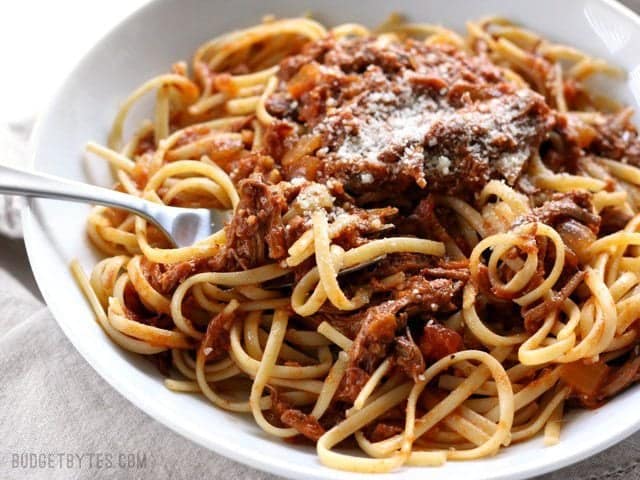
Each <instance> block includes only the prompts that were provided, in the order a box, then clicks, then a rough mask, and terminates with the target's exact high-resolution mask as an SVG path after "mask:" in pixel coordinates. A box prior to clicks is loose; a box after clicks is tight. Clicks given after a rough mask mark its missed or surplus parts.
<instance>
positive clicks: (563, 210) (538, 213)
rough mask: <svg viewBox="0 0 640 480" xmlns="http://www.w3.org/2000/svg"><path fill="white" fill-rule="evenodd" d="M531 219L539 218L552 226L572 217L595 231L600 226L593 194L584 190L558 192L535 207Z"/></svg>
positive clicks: (596, 231)
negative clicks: (594, 206)
mask: <svg viewBox="0 0 640 480" xmlns="http://www.w3.org/2000/svg"><path fill="white" fill-rule="evenodd" d="M531 217H533V218H530V219H529V220H537V221H540V222H543V223H546V224H547V225H551V226H552V227H555V226H557V225H558V224H560V223H562V222H565V221H567V220H570V219H574V220H577V221H578V222H580V223H582V224H583V225H585V226H587V227H589V228H590V229H591V230H592V231H593V232H594V233H598V230H599V228H600V216H599V215H597V214H596V213H594V210H593V205H592V204H591V194H590V193H588V192H584V191H572V192H569V193H556V194H554V195H553V196H552V197H551V199H550V200H548V201H546V202H544V203H543V204H542V205H541V206H539V207H537V208H534V209H533V214H532V215H531Z"/></svg>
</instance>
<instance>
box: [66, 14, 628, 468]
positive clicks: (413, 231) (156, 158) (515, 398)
mask: <svg viewBox="0 0 640 480" xmlns="http://www.w3.org/2000/svg"><path fill="white" fill-rule="evenodd" d="M467 29H468V32H467V35H466V36H464V37H463V36H461V35H459V34H457V33H455V32H453V31H450V30H448V29H446V28H444V27H440V26H435V25H427V24H412V23H407V22H405V21H403V20H402V19H401V18H400V17H398V16H393V17H391V18H390V19H389V20H388V21H387V22H385V23H384V24H382V25H381V26H380V27H379V28H378V29H376V30H369V29H368V28H366V27H364V26H362V25H358V24H344V25H340V26H337V27H334V28H332V29H327V28H326V27H324V26H322V25H321V24H319V23H318V22H316V21H314V20H312V19H309V18H293V19H281V20H277V19H273V18H267V19H265V20H264V21H263V23H261V24H260V25H257V26H254V27H251V28H248V29H245V30H241V31H235V32H231V33H228V34H225V35H222V36H220V37H217V38H215V39H213V40H211V41H209V42H207V43H205V44H204V45H202V46H201V47H200V48H198V50H197V51H196V52H195V55H194V57H193V63H192V66H191V69H189V68H188V66H187V64H186V63H184V62H180V63H176V64H174V65H173V67H172V68H171V71H170V73H166V74H162V75H159V76H157V77H154V78H152V79H151V80H149V81H147V82H146V83H144V84H143V85H142V86H141V87H139V88H138V89H137V90H135V91H134V92H133V93H132V94H131V95H130V96H129V97H128V98H127V99H126V100H125V101H124V103H123V104H122V106H121V108H120V110H119V112H118V114H117V115H116V118H115V122H114V125H113V128H112V130H111V133H110V135H109V138H108V143H107V145H106V146H102V145H100V144H97V143H94V142H90V143H89V144H88V145H87V151H88V152H89V153H90V154H91V155H93V156H97V157H100V158H102V159H104V160H105V161H107V162H108V163H109V164H110V165H111V167H112V168H113V173H114V175H115V178H116V184H115V188H116V189H118V190H121V191H123V192H126V193H129V194H131V195H136V196H140V197H143V198H146V199H148V200H150V201H153V202H157V203H163V204H167V205H173V206H185V207H205V208H218V209H225V210H230V211H232V213H233V215H232V217H231V220H230V221H229V223H228V224H227V225H226V226H225V228H224V229H223V230H221V231H219V232H217V233H216V234H214V235H212V236H211V237H210V238H208V239H206V240H204V241H201V242H199V243H197V244H195V245H192V246H190V247H185V248H174V247H173V246H172V245H171V244H170V243H169V242H168V240H167V239H165V238H164V237H163V235H162V234H161V233H160V232H159V231H158V230H157V229H156V228H155V227H154V226H153V225H150V224H147V222H146V221H145V220H144V219H142V218H139V217H135V216H134V215H132V214H129V213H126V212H123V211H119V210H116V209H112V208H105V207H95V208H94V209H93V210H92V212H91V214H90V216H89V219H88V235H89V238H90V239H91V241H92V242H93V243H94V244H95V246H96V247H98V248H99V249H100V250H101V251H102V252H103V253H104V255H105V258H104V259H103V260H102V261H100V262H99V263H98V264H97V265H96V266H95V267H94V268H93V271H92V272H91V274H90V276H89V277H87V276H86V275H85V274H84V273H83V271H82V268H81V267H80V265H79V264H78V263H76V262H74V264H73V265H72V270H73V273H74V275H75V276H76V278H77V280H78V283H79V286H80V288H81V289H82V290H83V292H84V293H85V295H86V296H87V299H88V301H89V303H90V305H91V307H92V309H93V310H94V311H95V314H96V317H97V320H98V322H99V324H100V325H101V326H102V328H103V329H104V331H105V333H106V334H107V335H108V336H109V337H110V338H111V339H112V340H113V341H114V342H115V343H116V344H118V345H119V346H120V347H122V348H124V349H126V350H129V351H132V352H135V353H138V354H141V355H145V356H148V357H149V358H150V359H152V360H153V361H154V362H156V364H157V365H158V368H159V369H160V371H161V372H162V373H163V374H164V375H165V376H166V380H165V384H166V386H167V388H169V389H171V390H174V391H176V392H189V393H199V394H202V395H204V396H205V397H206V398H207V399H208V400H210V401H211V402H212V403H213V404H214V405H215V406H216V407H219V408H224V409H226V410H230V411H233V412H245V413H249V414H251V415H252V416H253V417H254V419H255V422H256V424H257V425H258V426H259V427H260V428H261V429H263V430H264V431H265V432H267V433H268V434H270V435H272V436H274V437H279V438H283V439H293V440H295V441H311V442H313V443H314V444H315V445H316V446H317V452H318V458H319V460H320V461H321V462H322V463H324V464H325V465H328V466H330V467H333V468H337V469H343V470H350V471H357V472H387V471H391V470H394V469H397V468H399V467H401V466H402V465H422V466H427V465H429V466H435V465H442V464H443V463H445V462H446V461H448V460H471V459H477V458H482V457H486V456H490V455H495V454H496V453H498V452H499V451H500V449H501V448H503V447H507V446H508V445H510V444H511V443H515V442H520V441H524V440H527V439H529V438H531V437H533V436H535V435H537V434H539V433H542V434H543V435H544V441H545V444H547V445H553V444H554V443H557V442H558V441H561V425H562V422H563V416H564V414H565V412H566V411H567V410H568V409H571V408H584V407H587V408H594V407H597V406H599V405H601V404H602V403H603V402H605V401H606V400H607V399H608V398H610V397H612V396H614V395H617V394H618V393H619V392H621V391H622V390H624V389H625V388H627V387H628V386H629V385H631V384H633V383H635V382H636V381H637V379H638V378H640V377H639V375H640V373H639V369H640V355H639V351H638V344H639V343H640V341H639V339H638V330H637V328H636V325H637V322H636V320H637V319H638V315H637V313H636V312H638V311H639V310H638V306H639V305H640V276H639V275H638V268H640V257H639V255H640V248H638V247H640V231H639V226H640V216H639V215H638V213H639V208H640V140H639V139H638V134H637V131H636V129H635V127H634V126H633V125H632V123H631V111H630V109H628V108H624V107H622V106H620V105H617V104H616V103H615V102H614V101H613V100H611V99H610V98H608V97H606V96H603V95H598V94H597V93H594V92H592V91H590V90H589V89H588V88H587V85H588V82H589V79H590V78H591V77H593V76H595V75H608V76H619V75H620V72H619V71H618V70H617V69H616V68H614V67H612V66H610V65H609V64H607V63H606V62H603V61H602V60H599V59H595V58H592V57H590V56H589V55H587V54H584V53H582V52H579V51H577V50H575V49H573V48H571V47H568V46H564V45H559V44H555V43H552V42H550V41H548V40H547V39H545V38H543V37H540V36H539V35H537V34H535V33H533V32H530V31H528V30H525V29H523V28H521V27H519V26H517V25H514V24H513V23H511V22H509V21H508V20H505V19H502V18H497V17H491V18H485V19H481V20H478V21H470V22H469V23H468V25H467ZM147 95H154V96H155V107H154V111H153V112H150V119H149V120H147V121H145V122H143V123H142V124H141V125H139V126H138V127H137V128H136V129H135V130H134V132H133V134H132V135H130V136H128V140H126V141H125V139H126V138H127V134H126V132H127V131H128V128H126V127H127V125H125V124H126V120H127V117H128V114H129V112H130V110H131V109H132V108H134V106H135V105H136V103H137V102H138V101H139V100H140V99H141V98H142V97H144V96H147ZM354 268H355V270H354ZM347 269H350V270H349V271H348V272H349V273H345V271H346V270H347ZM348 438H352V439H353V440H354V441H355V442H356V443H357V445H358V446H359V448H360V449H361V450H362V451H363V452H364V453H365V454H366V457H361V456H353V455H351V454H347V453H342V452H340V451H338V450H336V449H335V447H336V445H338V444H339V443H340V442H342V441H343V440H346V439H348Z"/></svg>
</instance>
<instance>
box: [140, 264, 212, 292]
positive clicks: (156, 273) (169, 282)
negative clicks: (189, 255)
mask: <svg viewBox="0 0 640 480" xmlns="http://www.w3.org/2000/svg"><path fill="white" fill-rule="evenodd" d="M140 265H141V267H142V272H143V273H144V275H145V277H146V279H147V281H148V282H149V283H150V284H151V286H152V287H153V288H154V289H155V290H157V291H158V292H159V293H161V294H163V295H166V294H169V293H171V292H173V290H175V289H176V288H177V286H178V285H179V284H180V283H182V282H183V281H184V280H185V279H186V278H187V277H189V276H191V275H193V274H194V273H196V272H197V271H198V270H199V269H200V268H201V267H202V262H201V261H198V260H188V261H186V262H180V263H174V264H166V265H165V264H161V263H154V262H152V261H150V260H147V258H146V257H142V259H141V261H140Z"/></svg>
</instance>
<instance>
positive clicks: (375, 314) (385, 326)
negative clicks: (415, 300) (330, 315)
mask: <svg viewBox="0 0 640 480" xmlns="http://www.w3.org/2000/svg"><path fill="white" fill-rule="evenodd" d="M409 303H410V302H409V299H408V298H406V297H405V298H401V299H398V300H389V301H387V302H384V303H381V304H380V305H376V306H373V307H369V308H368V309H367V311H366V314H365V317H364V320H363V322H362V327H361V328H360V331H359V332H358V335H357V336H356V339H355V340H354V342H353V345H352V346H351V350H350V351H349V356H350V364H351V365H354V366H359V367H360V368H362V369H364V370H365V371H367V372H372V371H373V370H374V368H375V366H376V364H377V363H378V361H379V360H381V359H383V358H385V357H386V356H387V352H388V349H389V345H390V344H391V343H392V342H393V341H394V339H395V334H396V329H397V328H398V326H399V322H402V317H401V316H398V313H399V312H400V310H402V309H403V308H404V307H406V306H407V305H408V304H409Z"/></svg>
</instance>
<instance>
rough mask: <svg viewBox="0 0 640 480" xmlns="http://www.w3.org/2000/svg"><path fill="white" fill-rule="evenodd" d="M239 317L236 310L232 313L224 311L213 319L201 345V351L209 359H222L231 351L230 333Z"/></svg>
mask: <svg viewBox="0 0 640 480" xmlns="http://www.w3.org/2000/svg"><path fill="white" fill-rule="evenodd" d="M237 316H238V313H237V311H236V310H234V311H233V312H231V313H227V312H225V311H224V310H223V311H221V312H220V313H218V314H217V315H215V316H214V317H213V318H212V319H211V321H210V322H209V325H208V326H207V331H206V333H205V334H204V338H203V339H202V342H201V343H200V349H201V351H202V353H204V354H205V355H206V356H207V358H208V359H212V360H216V359H219V358H222V357H223V356H224V355H225V354H226V352H228V351H229V346H230V337H229V332H230V331H231V327H232V326H233V322H234V321H235V320H236V318H238V317H237Z"/></svg>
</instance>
